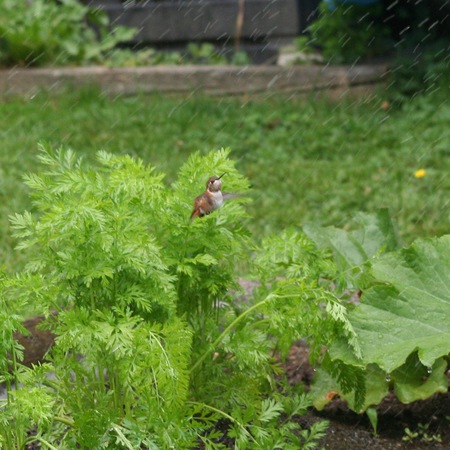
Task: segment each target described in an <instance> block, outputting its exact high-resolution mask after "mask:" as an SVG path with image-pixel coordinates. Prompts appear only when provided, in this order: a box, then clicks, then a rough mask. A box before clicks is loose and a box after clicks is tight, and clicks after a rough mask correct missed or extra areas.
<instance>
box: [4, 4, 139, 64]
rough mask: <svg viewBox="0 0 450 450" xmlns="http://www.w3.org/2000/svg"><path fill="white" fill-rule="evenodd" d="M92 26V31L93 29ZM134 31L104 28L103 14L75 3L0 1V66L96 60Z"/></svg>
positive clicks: (104, 19) (122, 28) (106, 21)
mask: <svg viewBox="0 0 450 450" xmlns="http://www.w3.org/2000/svg"><path fill="white" fill-rule="evenodd" d="M93 25H94V26H95V31H94V27H93ZM133 34H134V30H132V29H126V28H124V27H115V28H114V29H113V30H111V29H110V28H109V27H108V18H107V16H106V14H105V13H104V12H102V11H100V10H99V9H92V8H89V7H87V6H85V5H83V4H82V3H80V2H79V1H78V0H59V1H57V0H33V1H32V2H29V1H27V0H2V2H1V3H0V63H3V64H20V65H33V66H37V65H43V64H47V63H56V64H68V63H77V64H80V63H85V62H89V61H97V62H98V61H100V60H101V59H102V57H103V56H104V54H105V53H106V52H107V51H109V50H111V49H112V48H114V47H115V45H116V44H117V43H118V42H121V41H125V40H127V39H130V38H131V37H132V36H133Z"/></svg>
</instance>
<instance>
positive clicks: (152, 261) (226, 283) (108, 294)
mask: <svg viewBox="0 0 450 450" xmlns="http://www.w3.org/2000/svg"><path fill="white" fill-rule="evenodd" d="M227 156H228V151H225V150H222V151H218V152H212V153H211V154H209V155H207V156H206V157H200V156H199V155H198V154H195V155H193V156H192V157H191V158H190V159H189V161H188V162H187V163H186V164H185V165H184V166H183V167H182V168H181V170H180V173H179V180H178V181H176V182H174V183H172V185H171V186H170V187H167V186H165V185H164V184H163V182H162V178H163V177H162V175H161V174H158V173H156V172H155V171H154V168H152V167H147V166H145V165H144V164H143V163H142V162H141V161H135V160H133V159H132V158H130V157H126V156H125V157H115V156H112V155H110V154H108V153H105V152H99V153H98V155H97V161H98V166H97V167H95V168H91V167H86V166H85V165H84V164H83V162H82V161H81V160H79V159H77V158H76V157H75V155H74V154H73V153H72V152H71V151H67V152H63V151H56V152H54V151H53V150H52V149H50V148H44V150H43V151H42V153H41V155H40V160H41V162H42V163H43V164H44V165H45V167H46V169H45V171H43V172H42V173H41V174H39V175H36V174H32V175H27V176H26V178H25V180H26V184H27V185H28V186H29V187H30V189H31V190H32V198H33V202H34V209H35V210H36V211H37V214H31V213H28V212H27V213H24V214H18V215H15V216H14V217H12V224H13V227H14V229H15V235H16V237H17V238H18V239H19V241H20V243H19V248H20V249H23V250H26V251H27V255H28V265H27V266H26V268H25V270H24V271H23V272H22V273H20V274H18V275H17V277H13V278H8V277H5V279H4V282H3V285H2V290H1V294H2V297H1V302H2V308H3V306H5V307H6V306H8V305H9V307H8V309H6V311H8V313H10V312H11V307H10V305H11V302H12V299H14V301H16V300H20V301H21V302H23V303H25V304H26V303H28V304H33V305H34V306H35V307H37V308H38V309H39V310H41V311H42V312H43V313H44V314H46V316H47V317H48V320H47V323H46V326H47V327H49V328H50V329H51V330H52V331H53V332H54V333H55V334H56V343H55V346H54V348H53V349H52V351H51V353H50V355H49V357H48V359H49V364H48V365H44V366H39V367H35V368H33V369H25V368H23V367H22V366H20V364H19V362H18V361H19V360H20V348H18V347H17V344H16V343H15V342H14V340H13V339H12V333H13V332H14V331H15V330H16V329H19V330H21V327H20V318H18V317H16V318H14V316H12V317H13V319H10V320H9V322H8V323H9V325H8V326H7V327H6V328H5V333H3V334H2V335H1V336H2V338H1V339H2V348H5V349H7V352H4V353H2V354H0V358H1V359H0V363H1V366H0V368H1V369H2V373H3V374H4V376H5V377H6V378H8V377H9V376H8V375H7V374H6V370H7V368H8V366H9V365H10V362H11V358H12V360H13V362H14V370H13V374H14V376H15V380H14V381H15V382H16V386H18V385H19V384H23V387H21V388H20V389H17V390H16V391H14V390H12V389H11V383H10V385H9V388H8V397H7V400H6V402H5V403H4V404H3V405H1V409H0V436H1V437H2V439H3V442H4V443H5V445H6V448H24V445H25V443H26V442H34V441H36V442H40V443H41V444H42V445H44V446H47V447H49V448H52V446H55V445H57V447H58V448H62V449H63V448H75V447H77V446H81V447H83V448H90V449H100V448H111V446H112V445H113V446H114V448H140V447H144V448H154V449H156V448H170V447H176V448H192V447H194V446H195V445H197V444H199V443H200V442H203V443H204V445H206V447H207V448H223V447H224V446H223V445H222V444H221V443H220V442H222V441H223V439H228V440H231V441H232V442H234V444H235V447H236V448H261V447H262V448H271V447H275V446H278V445H284V448H292V449H294V448H295V449H297V448H300V447H302V446H304V448H313V447H314V446H315V441H316V440H317V438H318V437H320V436H321V435H322V434H323V429H324V426H325V424H324V423H320V424H317V425H315V426H313V427H312V428H311V430H300V429H299V425H298V424H296V423H294V422H292V420H291V418H292V416H293V415H296V414H300V413H302V412H304V411H305V410H306V408H307V407H308V406H309V405H310V400H309V398H308V397H307V396H306V395H305V394H302V393H297V394H295V393H292V392H290V390H289V388H288V386H287V385H285V384H283V383H281V381H280V380H278V378H279V373H280V370H281V367H280V362H279V361H278V359H276V358H275V357H274V355H275V352H276V351H278V350H282V351H283V353H286V350H287V348H288V343H289V341H291V342H292V340H293V339H295V338H298V337H300V336H302V335H303V334H302V333H304V330H302V328H300V326H301V327H303V326H306V322H305V320H306V318H307V317H308V315H305V317H304V318H303V317H300V316H299V314H298V310H299V307H300V306H301V305H302V304H307V303H308V302H309V301H311V302H313V303H312V304H311V305H310V306H309V309H310V313H309V315H310V316H311V317H314V318H315V322H314V323H315V324H316V326H321V324H319V322H318V319H319V317H322V316H323V313H322V310H321V307H320V304H321V301H326V302H331V303H333V302H334V300H333V299H331V298H326V297H323V296H322V293H321V292H320V291H318V292H316V291H315V287H314V286H313V285H309V284H305V285H304V286H303V285H298V286H296V285H293V284H292V285H286V286H285V287H283V288H282V289H281V288H280V289H278V290H271V292H270V293H268V294H267V295H265V296H263V297H260V298H257V299H256V300H254V301H250V303H246V302H241V303H237V302H236V301H233V297H232V292H233V289H238V287H239V286H238V283H237V276H238V273H237V267H239V263H240V261H241V260H242V259H244V258H246V256H247V251H248V243H249V237H248V233H247V231H246V228H245V222H244V221H243V220H242V219H243V218H244V217H245V213H244V210H243V204H244V203H245V201H246V200H245V197H241V198H238V199H235V200H234V201H233V202H229V203H227V204H225V205H224V206H223V207H222V208H221V209H220V210H218V211H216V212H215V213H214V214H212V215H210V216H207V217H205V218H202V219H201V220H200V219H198V220H195V221H192V222H191V221H190V220H189V213H190V208H191V207H192V199H193V198H194V197H195V195H197V194H198V192H200V191H201V190H202V188H203V183H204V181H205V179H207V178H208V177H209V176H210V174H211V173H223V172H226V173H227V174H226V186H227V189H229V190H230V191H231V192H240V193H245V192H246V191H247V190H248V183H247V181H246V180H245V179H244V178H243V177H241V176H240V175H239V174H238V172H237V171H236V169H235V168H234V164H233V163H232V162H231V161H230V160H228V158H227ZM287 297H289V300H288V299H287ZM285 298H286V301H285ZM331 303H330V304H331ZM2 310H3V309H2ZM331 310H332V314H331V315H330V317H327V318H324V319H325V321H324V323H327V324H328V328H329V329H330V332H329V333H328V334H327V336H329V335H331V331H332V328H333V323H335V322H336V327H337V328H339V324H340V323H341V322H343V323H345V311H341V310H340V309H339V308H338V307H337V306H336V305H331ZM335 310H336V311H335ZM281 322H282V323H283V324H284V325H285V326H284V327H280V326H279V324H280V323H281ZM307 327H308V330H310V329H311V330H312V331H314V330H313V329H312V328H311V325H310V324H308V325H307ZM316 331H317V330H316ZM3 344H5V346H3ZM46 372H53V373H54V378H55V379H52V380H48V379H47V378H45V377H44V376H43V374H45V373H46ZM23 399H26V402H24V401H22V400H23ZM33 405H34V406H33ZM31 407H32V408H31ZM30 408H31V409H30ZM37 411H40V412H42V415H39V414H37ZM11 416H14V417H15V419H14V422H13V423H12V426H11V425H9V426H7V423H8V418H9V417H11ZM220 424H222V426H220ZM30 430H34V431H35V433H34V434H33V435H32V436H29V437H27V431H30Z"/></svg>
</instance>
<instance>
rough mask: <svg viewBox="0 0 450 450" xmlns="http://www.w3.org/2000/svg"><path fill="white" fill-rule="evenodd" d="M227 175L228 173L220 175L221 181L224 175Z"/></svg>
mask: <svg viewBox="0 0 450 450" xmlns="http://www.w3.org/2000/svg"><path fill="white" fill-rule="evenodd" d="M226 174H227V173H226V172H224V173H223V174H222V175H220V177H219V180H220V179H221V178H222V177H223V176H224V175H226Z"/></svg>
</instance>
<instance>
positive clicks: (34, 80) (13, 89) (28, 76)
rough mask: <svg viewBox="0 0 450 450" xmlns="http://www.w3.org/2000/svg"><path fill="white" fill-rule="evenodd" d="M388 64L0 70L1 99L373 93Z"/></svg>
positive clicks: (381, 79)
mask: <svg viewBox="0 0 450 450" xmlns="http://www.w3.org/2000/svg"><path fill="white" fill-rule="evenodd" d="M387 71H388V66H387V65H386V64H375V65H358V66H351V67H349V66H318V65H301V66H293V67H279V66H243V67H239V66H154V67H133V68H107V67H64V68H29V69H23V68H12V69H3V70H0V95H3V96H5V95H6V96H7V95H25V96H32V95H34V94H36V93H37V92H38V91H39V90H40V89H44V90H48V91H61V90H63V89H64V88H67V86H73V87H82V86H90V85H93V86H97V87H99V88H100V89H101V90H102V91H103V92H105V93H106V94H110V95H118V94H125V95H133V94H137V93H151V92H171V93H190V92H202V93H206V94H217V95H225V94H230V95H233V94H235V95H240V94H252V93H258V92H279V91H280V92H297V93H307V92H311V91H329V92H332V93H335V94H338V95H341V94H345V93H347V92H350V93H351V92H354V93H360V92H362V93H364V92H369V93H370V92H372V91H373V88H374V86H376V85H377V84H379V83H380V82H383V80H384V78H383V77H384V75H385V74H386V73H387Z"/></svg>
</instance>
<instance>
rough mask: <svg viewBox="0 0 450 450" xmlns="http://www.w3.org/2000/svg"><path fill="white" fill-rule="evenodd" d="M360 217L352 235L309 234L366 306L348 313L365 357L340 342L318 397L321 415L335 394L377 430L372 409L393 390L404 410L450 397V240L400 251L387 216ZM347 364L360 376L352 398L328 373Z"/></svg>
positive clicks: (318, 384)
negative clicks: (412, 404)
mask: <svg viewBox="0 0 450 450" xmlns="http://www.w3.org/2000/svg"><path fill="white" fill-rule="evenodd" d="M361 217H362V218H363V221H360V223H359V227H358V228H356V229H355V230H354V231H351V232H345V231H342V230H336V229H334V228H325V229H317V228H314V229H309V230H307V233H308V234H309V235H310V236H311V237H312V239H313V240H314V241H315V242H317V243H318V245H319V247H321V248H322V247H325V248H331V249H332V251H333V253H334V254H335V258H336V261H338V264H339V267H340V270H341V271H342V274H343V275H344V278H343V279H344V280H346V281H347V286H348V289H350V292H352V291H353V292H355V291H356V292H361V291H362V296H361V299H360V304H358V305H357V306H354V307H352V308H351V310H350V312H349V322H350V324H351V327H352V329H353V330H354V332H355V334H356V336H357V339H356V343H357V346H358V349H359V351H358V352H355V351H352V348H350V347H349V346H348V344H347V343H346V342H345V340H343V339H339V340H337V341H336V342H334V343H333V345H332V346H331V347H330V348H329V349H328V351H327V353H326V355H325V358H324V362H325V367H323V368H320V369H319V370H318V375H317V377H316V379H315V384H314V387H313V390H312V393H313V395H314V396H315V400H314V404H315V406H316V407H318V408H322V407H323V405H324V404H326V403H327V402H329V401H330V399H331V398H332V397H333V395H331V396H330V393H334V394H337V395H341V396H342V397H343V398H345V399H346V400H347V402H348V403H349V406H350V407H351V408H352V409H354V410H355V411H357V412H361V411H368V413H369V416H370V418H371V420H372V423H373V424H374V426H375V425H376V413H375V410H374V409H373V408H372V406H373V405H377V404H378V403H379V402H380V401H381V400H382V399H383V398H384V397H385V396H386V394H387V393H388V391H389V389H390V388H393V389H394V391H395V393H396V395H397V397H398V398H399V400H401V401H402V402H404V403H410V402H412V401H414V400H419V399H426V398H428V397H431V396H432V395H434V394H435V393H436V392H447V390H448V380H447V376H446V371H447V370H448V355H449V354H450V344H449V342H450V341H449V339H448V335H449V333H450V327H449V323H448V320H447V318H448V315H449V314H450V297H449V295H448V292H449V286H450V277H449V273H450V271H449V270H448V269H449V267H448V252H449V249H450V236H448V235H446V236H442V237H441V238H433V239H418V240H417V241H415V242H414V243H413V244H412V245H411V246H410V247H408V248H403V249H396V248H397V247H398V242H397V239H396V237H395V229H394V228H393V227H392V224H391V222H390V220H389V218H388V216H387V215H386V212H384V213H380V214H379V215H378V217H377V218H370V217H369V216H361ZM341 364H344V365H345V366H346V367H347V368H348V369H349V370H350V371H355V372H359V373H360V375H361V376H362V378H361V381H362V383H361V384H360V385H356V388H355V389H350V390H348V389H347V388H346V386H344V385H343V384H342V383H341V381H340V380H339V379H338V378H339V372H336V373H335V374H333V373H332V371H330V370H329V368H327V367H326V366H327V365H331V367H333V366H335V365H337V366H338V367H339V366H340V365H341Z"/></svg>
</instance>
